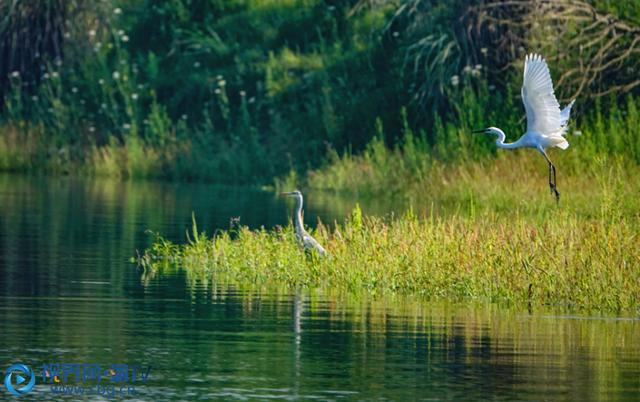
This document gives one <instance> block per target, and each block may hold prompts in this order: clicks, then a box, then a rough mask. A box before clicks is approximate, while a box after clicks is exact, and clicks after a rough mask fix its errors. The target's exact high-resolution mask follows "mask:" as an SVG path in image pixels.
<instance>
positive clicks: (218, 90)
mask: <svg viewBox="0 0 640 402" xmlns="http://www.w3.org/2000/svg"><path fill="white" fill-rule="evenodd" d="M213 92H215V93H216V94H217V95H220V92H221V91H220V88H216V89H215V91H213Z"/></svg>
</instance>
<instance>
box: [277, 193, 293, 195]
mask: <svg viewBox="0 0 640 402" xmlns="http://www.w3.org/2000/svg"><path fill="white" fill-rule="evenodd" d="M292 194H293V193H280V195H292Z"/></svg>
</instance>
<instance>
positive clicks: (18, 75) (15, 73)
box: [11, 70, 20, 78]
mask: <svg viewBox="0 0 640 402" xmlns="http://www.w3.org/2000/svg"><path fill="white" fill-rule="evenodd" d="M11 76H12V77H13V78H18V77H20V71H17V70H16V71H14V72H12V73H11Z"/></svg>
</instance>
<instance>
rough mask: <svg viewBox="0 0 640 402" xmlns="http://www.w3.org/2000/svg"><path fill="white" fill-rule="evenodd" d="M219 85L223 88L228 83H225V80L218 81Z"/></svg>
mask: <svg viewBox="0 0 640 402" xmlns="http://www.w3.org/2000/svg"><path fill="white" fill-rule="evenodd" d="M218 85H220V86H221V87H223V86H225V85H227V81H225V80H221V81H218Z"/></svg>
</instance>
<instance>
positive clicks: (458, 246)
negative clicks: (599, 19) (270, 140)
mask: <svg viewBox="0 0 640 402" xmlns="http://www.w3.org/2000/svg"><path fill="white" fill-rule="evenodd" d="M599 163H600V165H599V166H594V170H593V172H591V173H590V174H584V175H577V174H575V173H573V174H567V175H565V176H563V177H564V179H563V180H561V181H559V183H563V185H564V186H563V187H561V188H560V189H561V191H563V196H562V199H561V202H560V204H559V205H556V204H555V201H554V200H553V197H552V196H551V195H549V193H548V188H547V187H546V171H545V170H544V166H543V165H541V169H542V171H541V172H537V170H536V169H534V168H530V169H525V168H524V166H523V169H520V170H518V169H516V168H515V167H516V166H517V163H516V161H515V159H513V158H506V159H504V160H499V161H498V162H497V163H496V164H495V166H490V165H489V164H487V163H485V164H483V163H476V164H467V165H464V166H461V167H459V168H457V169H450V171H448V172H444V171H443V170H442V169H435V170H434V172H436V173H437V174H435V175H433V176H432V177H430V178H425V181H424V183H432V184H433V189H434V190H436V191H434V192H435V193H434V194H432V195H431V196H429V195H428V191H427V189H424V188H421V187H418V188H416V190H415V193H414V195H415V194H421V193H422V194H425V196H424V198H414V199H412V200H409V201H408V203H409V204H412V205H414V208H413V209H412V210H409V211H408V212H405V213H401V214H399V215H396V216H395V217H393V216H388V217H386V218H380V217H372V216H371V217H368V216H365V217H363V216H362V214H361V212H360V210H359V209H358V208H356V209H355V210H354V211H353V213H352V216H351V217H349V218H348V219H346V220H345V222H344V223H340V224H336V225H335V226H332V227H329V226H326V225H323V224H320V225H318V227H317V229H316V230H315V231H314V236H316V238H317V239H318V240H319V241H320V242H321V243H322V244H323V245H324V246H325V247H326V249H327V250H328V251H329V253H330V254H331V256H330V257H329V258H324V259H323V258H318V257H317V256H308V255H305V253H304V252H302V251H301V250H300V249H299V248H298V246H297V245H296V242H295V238H294V236H293V231H292V228H291V227H287V228H284V229H274V230H266V229H262V230H250V229H248V228H240V229H239V230H237V231H223V232H218V233H216V234H215V235H214V236H213V237H207V236H205V235H204V234H200V233H198V230H197V229H196V228H195V226H194V230H193V233H192V235H191V236H190V237H191V238H190V239H189V240H188V242H187V243H186V244H184V245H176V244H172V243H169V242H167V241H165V240H163V239H162V238H158V239H157V240H156V241H155V243H154V245H153V246H152V247H151V248H150V249H149V250H147V252H146V253H145V254H144V255H143V256H142V257H141V258H140V259H139V261H140V263H141V264H142V265H143V266H144V268H145V269H147V270H150V271H157V270H160V271H162V270H163V269H169V268H170V267H174V268H179V269H185V270H187V271H188V272H190V273H191V274H199V275H213V276H215V277H216V278H217V279H218V280H220V281H223V282H231V283H251V284H255V285H267V284H270V285H286V286H291V287H298V286H302V287H308V288H323V289H334V290H335V289H337V290H341V291H346V292H350V293H356V294H360V293H365V294H372V295H376V296H377V295H383V294H404V295H414V296H417V297H420V298H424V299H428V300H433V299H446V300H456V301H458V300H482V301H491V302H498V303H505V304H512V305H518V306H523V307H524V306H529V305H531V306H542V305H552V306H560V307H563V308H569V309H574V310H592V311H593V310H595V311H629V310H636V309H638V307H639V306H640V238H639V237H638V228H639V227H640V216H639V215H638V207H639V201H638V199H637V194H638V189H640V186H639V185H638V184H639V183H638V179H637V177H638V176H637V174H635V173H637V168H636V171H635V173H633V172H629V173H628V174H624V173H622V171H621V166H620V165H617V164H615V163H609V162H606V160H605V161H601V162H599ZM502 169H504V170H502ZM534 170H535V171H536V172H535V173H533V171H534ZM498 172H501V173H504V175H501V174H498ZM429 179H430V180H429ZM424 183H423V184H424ZM425 204H426V205H425ZM428 205H432V206H428ZM425 207H426V208H425ZM412 211H421V212H412ZM422 211H424V212H422Z"/></svg>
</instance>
